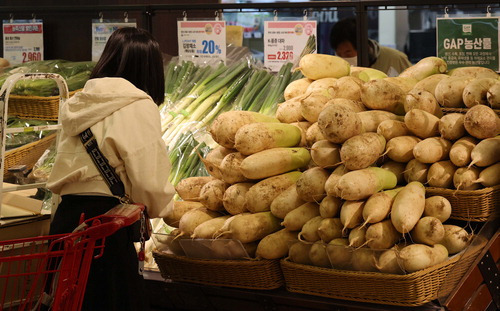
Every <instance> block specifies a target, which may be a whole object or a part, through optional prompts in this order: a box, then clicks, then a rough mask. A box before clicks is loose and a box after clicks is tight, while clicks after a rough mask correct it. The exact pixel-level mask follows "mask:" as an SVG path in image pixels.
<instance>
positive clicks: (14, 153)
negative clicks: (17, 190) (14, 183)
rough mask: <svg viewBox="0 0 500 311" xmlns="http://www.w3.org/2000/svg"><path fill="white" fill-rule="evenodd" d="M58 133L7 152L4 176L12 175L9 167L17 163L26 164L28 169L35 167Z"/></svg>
mask: <svg viewBox="0 0 500 311" xmlns="http://www.w3.org/2000/svg"><path fill="white" fill-rule="evenodd" d="M55 139H56V133H53V134H50V135H48V136H45V137H44V138H42V139H40V140H37V141H34V142H32V143H29V144H26V145H24V146H21V147H18V148H15V149H12V150H9V151H6V152H5V159H4V161H5V163H4V171H3V172H4V178H6V177H11V176H12V174H11V173H9V171H8V169H9V167H13V166H15V165H26V168H27V169H31V168H33V166H34V165H35V163H36V161H38V159H39V158H40V157H41V156H42V154H43V153H44V152H45V150H47V149H48V148H49V147H50V145H51V144H52V143H53V142H54V141H55Z"/></svg>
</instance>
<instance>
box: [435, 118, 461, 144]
mask: <svg viewBox="0 0 500 311" xmlns="http://www.w3.org/2000/svg"><path fill="white" fill-rule="evenodd" d="M439 133H440V134H441V137H443V138H444V139H448V140H457V139H459V138H461V137H463V136H464V135H465V127H464V115H463V114H461V113H449V114H447V115H445V116H443V117H442V118H441V119H440V120H439Z"/></svg>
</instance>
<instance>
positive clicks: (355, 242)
mask: <svg viewBox="0 0 500 311" xmlns="http://www.w3.org/2000/svg"><path fill="white" fill-rule="evenodd" d="M348 240H349V246H351V247H361V246H362V245H363V244H365V242H366V227H362V226H358V227H356V228H353V229H352V230H351V231H350V232H349V237H348Z"/></svg>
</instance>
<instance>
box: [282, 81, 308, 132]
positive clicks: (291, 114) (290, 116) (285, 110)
mask: <svg viewBox="0 0 500 311" xmlns="http://www.w3.org/2000/svg"><path fill="white" fill-rule="evenodd" d="M296 81H297V80H296ZM304 96H305V95H300V96H297V97H293V98H290V99H288V100H287V101H284V102H282V103H280V104H278V108H277V109H276V118H277V119H278V120H279V121H280V122H283V123H293V122H300V121H304V120H305V119H304V117H303V116H302V110H301V104H300V101H301V100H302V98H303V97H304Z"/></svg>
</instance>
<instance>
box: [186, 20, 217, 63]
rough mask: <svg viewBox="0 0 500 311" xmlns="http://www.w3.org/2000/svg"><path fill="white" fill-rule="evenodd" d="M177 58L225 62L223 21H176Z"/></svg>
mask: <svg viewBox="0 0 500 311" xmlns="http://www.w3.org/2000/svg"><path fill="white" fill-rule="evenodd" d="M177 37H178V44H179V57H180V58H181V59H184V60H186V59H192V58H193V57H199V58H202V59H205V60H208V59H220V60H223V61H225V60H226V22H225V21H178V22H177Z"/></svg>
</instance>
